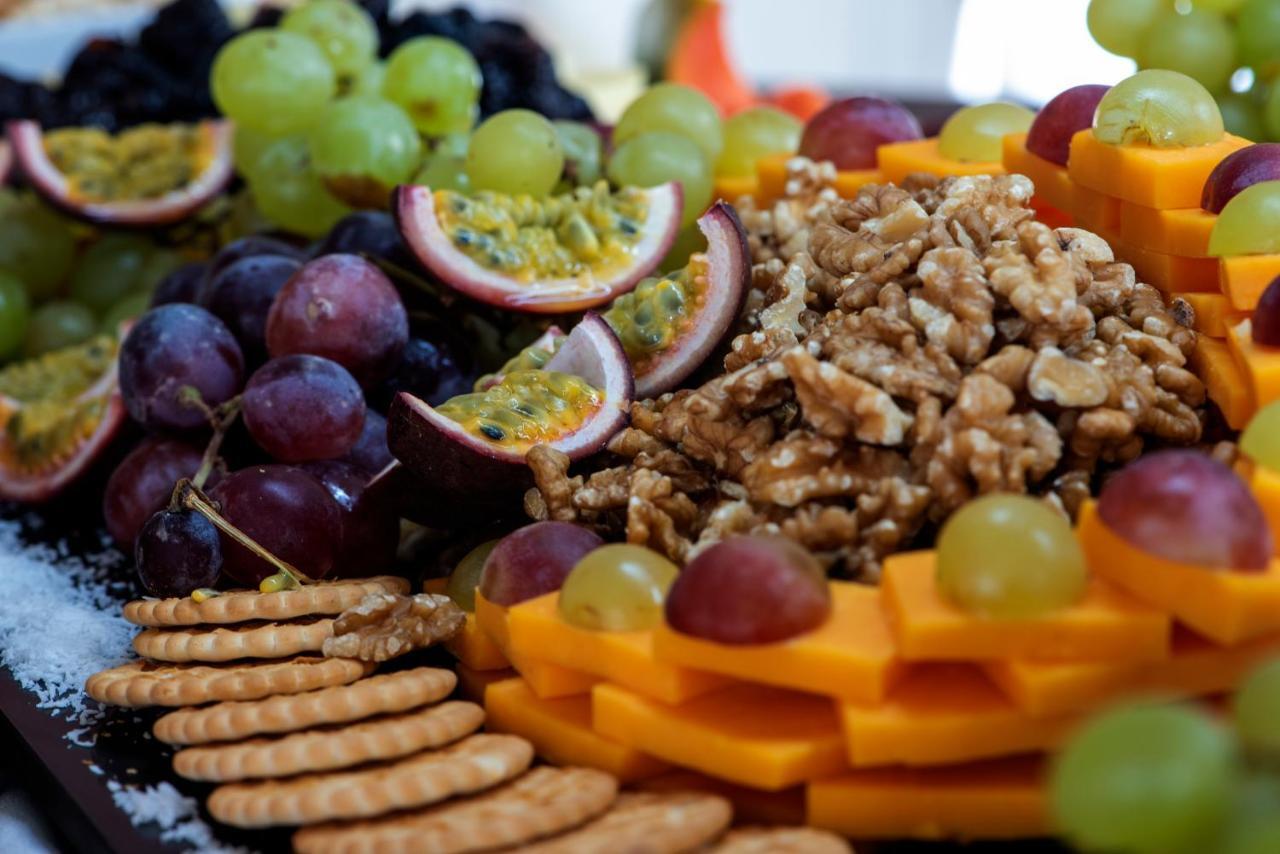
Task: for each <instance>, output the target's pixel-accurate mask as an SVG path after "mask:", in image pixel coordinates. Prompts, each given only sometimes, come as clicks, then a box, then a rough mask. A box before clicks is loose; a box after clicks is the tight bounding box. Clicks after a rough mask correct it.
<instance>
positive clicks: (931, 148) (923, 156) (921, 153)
mask: <svg viewBox="0 0 1280 854" xmlns="http://www.w3.org/2000/svg"><path fill="white" fill-rule="evenodd" d="M876 165H878V166H879V167H880V171H881V172H882V173H883V174H884V179H885V180H886V181H889V182H891V183H894V184H901V183H902V179H903V178H905V177H907V176H908V175H910V174H911V173H912V172H927V173H929V174H930V175H942V176H944V177H945V176H950V175H1003V174H1004V166H1003V165H1002V164H1001V163H999V162H998V161H994V160H993V161H990V162H988V161H972V162H970V161H965V160H952V159H951V158H950V157H943V156H942V153H941V152H939V151H938V138H937V137H936V136H931V137H929V138H928V139H913V140H910V141H909V142H891V143H889V144H887V145H882V146H880V147H879V148H877V149H876Z"/></svg>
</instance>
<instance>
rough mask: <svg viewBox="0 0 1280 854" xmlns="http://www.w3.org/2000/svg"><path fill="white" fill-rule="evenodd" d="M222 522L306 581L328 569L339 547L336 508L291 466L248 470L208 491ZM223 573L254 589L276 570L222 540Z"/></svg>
mask: <svg viewBox="0 0 1280 854" xmlns="http://www.w3.org/2000/svg"><path fill="white" fill-rule="evenodd" d="M209 497H210V498H212V499H213V500H214V501H215V502H217V503H218V506H219V508H220V511H221V513H222V515H223V517H224V518H226V520H227V521H228V522H230V523H231V524H232V525H234V526H236V527H237V528H239V529H240V530H241V531H243V532H244V533H245V534H247V535H248V536H249V537H250V538H251V539H253V540H254V541H255V542H257V543H258V544H259V545H260V546H262V547H263V548H265V549H266V550H267V551H268V552H270V553H271V554H273V555H275V556H276V557H277V558H279V559H281V560H283V561H286V562H287V563H290V564H292V565H293V566H295V567H297V568H298V570H300V571H301V572H303V573H304V574H306V575H308V576H310V577H311V578H323V577H324V576H326V575H328V574H329V572H330V571H331V570H332V569H333V566H334V563H335V561H336V560H337V556H338V550H339V549H340V548H341V546H342V508H340V507H339V506H338V503H337V502H336V501H334V500H333V497H332V496H331V495H330V494H329V492H328V490H326V489H325V488H324V486H323V485H321V483H320V481H318V480H316V479H315V477H314V476H312V475H310V474H308V473H307V472H305V471H303V470H302V469H299V468H295V467H293V466H280V465H266V466H251V467H249V468H246V469H240V470H239V471H237V472H233V473H231V474H229V475H227V476H226V477H224V478H223V479H222V480H220V481H219V482H218V485H217V486H215V487H214V488H213V489H212V490H210V491H209ZM222 554H223V569H224V570H225V571H226V573H227V575H230V576H231V577H232V578H234V579H236V580H237V581H239V582H240V583H242V584H247V585H249V586H251V587H256V586H257V585H258V582H260V581H262V579H264V578H266V577H267V576H268V575H274V574H275V573H276V569H275V568H274V567H273V566H271V564H269V563H267V562H266V561H264V560H262V559H261V558H259V557H258V556H256V555H254V554H253V553H252V552H250V551H249V550H248V549H246V548H245V547H244V546H242V545H240V544H239V543H237V542H235V541H233V540H231V539H230V538H229V537H227V536H226V535H223V536H222Z"/></svg>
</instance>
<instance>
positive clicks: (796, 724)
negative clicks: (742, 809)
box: [591, 682, 848, 792]
mask: <svg viewBox="0 0 1280 854" xmlns="http://www.w3.org/2000/svg"><path fill="white" fill-rule="evenodd" d="M591 703H592V706H591V715H592V718H591V719H592V726H593V727H594V728H595V731H596V732H598V733H600V734H601V735H603V736H605V737H606V738H609V739H612V740H613V741H617V742H621V743H622V744H625V745H628V746H629V747H634V748H635V749H637V750H641V751H644V752H645V753H649V754H651V755H653V756H657V757H658V758H659V759H664V760H666V761H667V762H670V763H671V764H673V765H679V766H680V767H682V768H688V769H691V770H694V771H699V772H701V773H703V774H709V775H710V776H712V777H717V778H719V779H721V780H728V781H730V782H733V783H739V784H741V785H744V786H754V787H755V788H757V789H766V790H768V791H773V792H776V791H778V790H780V789H786V788H788V787H789V786H794V785H796V784H797V783H803V782H805V781H806V780H813V779H817V778H819V777H827V776H831V775H832V774H836V773H839V772H840V771H841V770H843V769H845V768H847V767H848V762H847V761H846V759H845V747H844V737H843V735H842V734H841V731H840V721H839V719H838V718H837V716H836V708H835V703H833V702H832V701H831V700H829V699H826V698H824V697H814V696H812V695H809V694H801V693H798V692H796V691H784V690H782V689H780V688H770V687H768V686H765V685H753V684H749V683H737V684H734V685H730V686H729V687H727V688H724V689H722V690H720V691H713V692H711V693H710V694H705V695H703V696H701V697H698V698H696V699H693V700H690V701H688V702H686V703H682V704H680V705H678V706H670V705H667V704H665V703H659V702H657V701H655V700H651V699H649V698H647V697H643V696H641V695H639V694H636V693H634V692H632V691H628V690H626V689H625V688H620V687H618V686H617V685H610V684H609V683H607V682H602V683H600V684H599V685H597V686H596V687H595V688H593V689H592V691H591Z"/></svg>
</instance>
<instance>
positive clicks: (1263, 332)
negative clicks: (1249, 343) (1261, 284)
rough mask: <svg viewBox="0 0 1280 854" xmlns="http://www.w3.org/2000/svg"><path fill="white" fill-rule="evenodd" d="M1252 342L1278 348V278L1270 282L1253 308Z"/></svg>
mask: <svg viewBox="0 0 1280 854" xmlns="http://www.w3.org/2000/svg"><path fill="white" fill-rule="evenodd" d="M1250 326H1252V327H1253V342H1254V343H1255V344H1261V345H1263V346H1264V347H1280V276H1277V277H1276V278H1274V279H1272V280H1271V284H1269V285H1267V289H1266V290H1265V291H1263V292H1262V296H1260V297H1258V304H1257V305H1256V306H1254V308H1253V322H1252V323H1251V324H1250Z"/></svg>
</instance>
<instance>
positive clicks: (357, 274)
mask: <svg viewBox="0 0 1280 854" xmlns="http://www.w3.org/2000/svg"><path fill="white" fill-rule="evenodd" d="M408 340H409V316H408V314H407V313H406V312H405V309H404V303H402V302H401V301H400V295H399V294H398V293H396V289H395V287H394V286H393V285H392V284H391V281H390V280H389V279H388V278H387V277H386V276H385V275H383V273H382V271H381V270H379V269H378V268H377V267H375V266H374V265H373V264H371V263H369V262H368V261H366V260H365V259H363V258H361V257H359V256H357V255H325V256H323V257H320V258H317V259H315V260H314V261H310V262H308V263H306V264H304V265H303V267H302V269H301V270H299V271H298V272H297V273H296V274H295V275H294V277H293V278H292V279H290V280H289V281H288V282H287V283H286V284H285V286H284V287H283V288H282V289H281V290H280V293H279V294H277V295H276V300H275V303H274V304H273V305H272V306H271V313H270V315H269V316H268V317H267V350H268V351H269V352H270V353H271V355H272V356H285V355H288V354H290V353H311V354H314V355H316V356H324V357H325V358H327V359H332V360H333V361H335V362H337V363H338V364H340V365H342V366H343V367H344V368H346V369H347V370H349V371H351V373H352V375H353V376H355V378H356V379H357V380H359V381H360V383H361V385H364V386H366V387H371V386H373V385H376V384H377V383H379V382H380V381H382V380H383V379H385V378H386V377H387V375H388V374H389V373H390V372H391V370H392V369H393V368H394V367H395V365H396V362H397V361H398V360H399V359H400V353H401V351H402V350H404V345H405V342H406V341H408Z"/></svg>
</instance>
